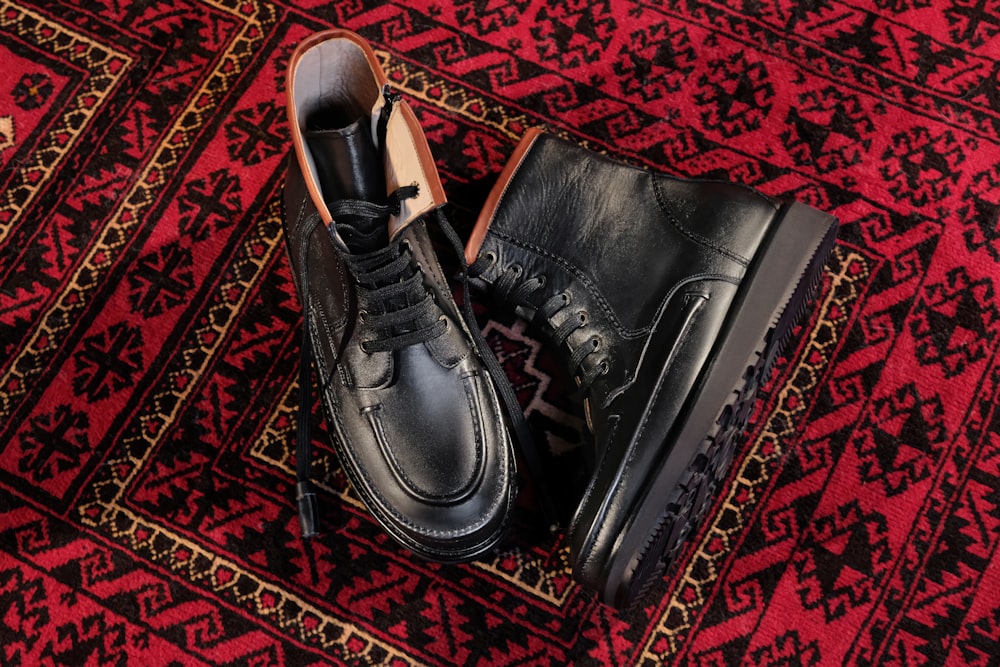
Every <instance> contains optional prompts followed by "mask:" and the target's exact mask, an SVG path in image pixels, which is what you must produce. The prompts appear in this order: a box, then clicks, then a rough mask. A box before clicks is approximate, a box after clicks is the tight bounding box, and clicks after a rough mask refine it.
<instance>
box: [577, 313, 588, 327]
mask: <svg viewBox="0 0 1000 667" xmlns="http://www.w3.org/2000/svg"><path fill="white" fill-rule="evenodd" d="M577 316H578V317H579V318H580V326H581V327H582V326H586V325H587V321H588V320H589V318H590V316H589V315H587V311H585V310H581V311H578V312H577Z"/></svg>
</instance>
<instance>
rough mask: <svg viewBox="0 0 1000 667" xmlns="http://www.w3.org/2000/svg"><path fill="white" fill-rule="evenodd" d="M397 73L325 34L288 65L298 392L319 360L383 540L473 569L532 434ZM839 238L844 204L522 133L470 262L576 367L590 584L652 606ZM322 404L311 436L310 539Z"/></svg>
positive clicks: (348, 456) (353, 40) (341, 34)
mask: <svg viewBox="0 0 1000 667" xmlns="http://www.w3.org/2000/svg"><path fill="white" fill-rule="evenodd" d="M387 84H388V82H387V80H386V77H385V75H384V73H383V72H382V70H381V68H380V67H379V64H378V62H377V60H376V58H375V56H374V54H373V52H372V50H371V48H370V47H369V46H368V45H367V44H366V43H365V42H364V40H362V39H361V38H360V37H359V36H358V35H355V34H353V33H350V32H347V31H343V30H332V31H327V32H324V33H320V34H318V35H315V36H314V37H312V38H310V39H309V40H307V41H306V42H304V43H303V44H302V45H300V47H299V48H298V49H297V51H296V52H295V54H294V55H293V57H292V61H291V63H290V66H289V73H288V109H289V122H290V125H291V130H292V140H293V145H294V154H293V156H292V159H291V160H290V161H289V172H288V180H287V185H286V197H285V200H286V201H285V204H286V237H287V241H288V249H289V256H290V258H291V263H292V267H293V271H294V275H295V280H296V285H297V288H298V292H299V295H300V298H301V301H302V305H303V308H304V310H305V314H306V317H305V322H304V336H303V338H304V340H303V352H304V359H303V366H302V387H303V389H304V390H305V391H308V387H309V386H310V381H309V375H308V373H309V367H310V364H311V362H310V358H311V359H312V360H313V362H315V365H316V368H317V369H318V371H319V376H320V383H321V388H322V399H323V400H322V403H323V406H324V409H325V413H326V417H327V425H328V430H329V431H330V435H331V439H332V442H333V444H334V447H335V449H336V451H337V453H338V456H339V458H340V460H341V464H342V467H343V469H344V471H345V473H346V474H347V476H348V478H349V479H350V481H351V483H352V485H353V486H354V488H355V490H356V491H357V493H358V495H359V496H360V497H361V499H362V500H363V501H364V502H365V504H366V506H367V507H368V508H369V510H370V511H371V512H372V514H373V515H374V516H375V518H376V519H377V520H378V521H379V522H380V523H381V524H382V526H383V527H384V528H385V529H386V531H387V532H388V533H389V534H390V535H391V536H393V537H394V538H395V539H396V540H397V541H399V542H400V543H401V544H403V545H404V546H406V547H408V548H409V549H411V550H412V551H414V552H416V553H418V554H420V555H422V556H425V557H427V558H431V559H435V560H440V561H451V562H455V561H462V560H468V559H471V558H475V557H477V556H479V555H481V554H483V553H484V552H486V551H488V550H490V549H492V548H493V547H494V546H495V545H496V544H497V542H498V541H499V540H500V539H501V538H502V536H503V535H504V531H505V528H506V526H507V523H508V518H509V517H510V514H511V511H512V508H513V505H514V498H515V495H516V485H515V481H516V474H515V468H514V443H513V440H514V438H513V436H512V432H513V433H518V434H521V435H522V436H524V433H525V430H526V429H525V428H524V424H523V420H522V419H521V418H520V415H519V408H518V407H517V405H516V401H515V400H514V397H513V392H512V391H511V390H510V387H509V385H508V384H507V380H506V378H505V377H504V376H503V373H502V371H501V369H500V368H499V365H498V364H497V363H496V359H495V358H493V357H492V354H491V353H490V351H489V349H488V347H487V346H486V345H485V344H484V343H483V341H482V337H481V335H480V333H479V331H478V329H477V327H476V322H475V320H474V318H473V317H472V314H471V309H469V308H466V310H465V311H462V310H460V309H459V308H458V307H457V306H456V303H455V301H454V300H453V298H452V292H451V289H450V287H449V285H448V283H447V281H446V280H445V278H444V276H443V275H442V272H441V268H440V266H439V265H438V262H437V259H436V257H435V253H434V250H433V248H432V246H431V243H430V240H429V237H428V233H427V225H428V224H429V223H430V224H439V225H441V226H442V227H443V228H444V229H445V231H446V234H447V235H448V237H449V238H451V239H453V240H455V241H456V242H457V237H455V235H454V232H452V231H451V230H450V227H448V226H447V221H446V220H445V219H444V216H443V214H442V213H441V211H440V206H441V205H442V204H443V203H444V201H445V200H444V194H443V190H442V187H441V184H440V181H439V179H438V176H437V172H436V169H435V167H434V162H433V159H432V157H431V154H430V150H429V148H428V146H427V142H426V140H425V138H424V136H423V133H422V132H421V131H420V128H419V126H418V124H417V122H416V119H415V117H414V115H413V113H412V111H411V110H410V109H409V107H408V106H407V105H406V102H405V101H403V100H400V99H399V98H398V96H397V95H395V94H394V93H393V92H392V91H391V89H390V88H389V87H388V85H387ZM836 231H837V222H836V220H835V219H834V218H832V217H831V216H829V215H826V214H824V213H821V212H819V211H817V210H815V209H812V208H809V207H807V206H804V205H801V204H791V205H779V204H776V203H774V202H771V201H770V200H768V199H766V198H765V197H763V196H761V195H760V194H758V193H755V192H754V191H752V190H750V189H748V188H744V187H741V186H738V185H733V184H729V183H721V182H708V181H686V180H681V179H677V178H672V177H669V176H664V175H659V174H653V173H650V172H648V171H644V170H641V169H637V168H633V167H630V166H627V165H625V164H622V163H620V162H616V161H613V160H611V159H608V158H606V157H603V156H600V155H598V154H595V153H593V152H591V151H589V150H586V149H583V148H581V147H578V146H576V145H573V144H571V143H568V142H566V141H563V140H561V139H558V138H556V137H553V136H551V135H547V134H544V133H542V132H540V131H538V130H531V131H529V132H528V133H527V135H526V136H525V137H524V139H523V140H522V141H521V143H520V145H519V146H518V148H517V150H516V152H515V154H514V155H513V157H512V158H511V160H510V162H509V163H508V164H507V166H506V168H505V169H504V170H503V173H502V174H501V176H500V179H499V180H498V182H497V184H496V185H495V187H494V188H493V191H492V192H491V194H490V196H489V198H488V200H487V203H486V206H485V208H484V210H483V212H482V214H481V215H480V217H479V219H478V221H477V223H476V226H475V228H474V229H473V232H472V234H471V237H470V239H469V241H468V243H467V245H466V247H465V249H464V256H465V261H464V262H463V269H467V270H466V271H465V274H466V277H467V280H468V281H469V282H470V283H471V284H472V285H473V286H474V287H477V288H479V289H481V290H482V291H483V292H487V293H489V294H491V295H492V297H494V298H496V299H497V300H499V301H500V302H501V303H503V304H505V305H508V306H510V307H513V308H515V309H517V312H518V313H519V314H520V315H522V316H524V317H525V318H527V319H529V320H531V321H532V322H533V323H534V324H536V325H537V327H538V328H539V330H540V331H541V332H543V334H544V335H545V336H546V337H547V338H548V339H550V341H551V342H552V344H554V345H555V346H556V348H558V350H560V352H561V354H562V355H563V356H564V359H565V362H566V364H567V366H568V368H569V370H570V372H571V373H572V374H573V376H574V377H575V378H576V382H577V385H578V394H579V395H580V396H581V397H582V399H583V402H584V408H585V414H586V418H587V423H588V427H589V428H590V430H591V432H592V434H593V447H594V462H595V463H594V470H593V473H592V477H591V479H590V483H589V485H588V487H587V489H586V491H585V492H584V494H583V497H582V499H581V500H580V501H579V506H578V507H577V509H576V512H575V514H574V516H573V518H572V520H571V522H570V523H569V526H568V537H569V542H570V545H571V557H572V562H573V569H574V576H575V577H576V579H577V580H578V581H579V582H580V583H581V584H583V585H584V586H587V587H588V588H591V589H593V590H595V591H597V592H598V594H599V596H600V598H601V599H602V600H603V601H604V602H606V603H608V604H611V605H614V606H616V607H625V606H628V605H630V604H631V603H633V602H634V601H636V600H637V599H638V598H639V597H640V596H641V593H642V592H643V590H644V589H645V588H646V587H647V586H648V585H649V584H650V583H651V582H653V581H655V579H656V577H657V576H659V575H660V574H661V573H662V571H663V568H664V565H665V564H666V563H667V562H669V560H670V559H671V558H672V557H673V556H674V555H675V554H676V552H677V550H678V548H679V547H680V545H682V544H683V542H684V539H685V537H686V536H687V535H688V534H689V533H690V532H691V530H692V529H693V527H694V526H695V525H696V524H697V522H698V521H699V520H700V519H701V517H702V516H703V515H704V513H705V511H706V510H707V508H708V506H709V505H710V503H711V501H712V499H713V494H714V492H715V491H716V488H717V486H718V485H719V484H720V483H721V481H722V480H723V478H724V477H725V473H726V469H727V467H728V465H729V463H730V461H731V459H732V456H733V450H734V447H735V439H736V437H737V436H738V435H739V434H740V433H741V431H742V430H743V428H744V426H745V425H746V423H747V420H748V418H749V414H750V411H751V409H752V406H753V401H754V395H755V390H756V389H757V387H758V386H759V385H760V384H761V383H762V382H763V381H764V380H765V379H766V377H767V375H768V373H769V372H770V370H771V367H772V366H773V364H774V361H775V359H776V357H777V354H778V352H779V350H780V348H781V346H782V344H783V343H784V341H785V339H786V338H788V336H789V335H790V334H791V332H792V330H793V326H794V324H795V322H796V320H797V319H798V317H799V315H800V314H801V313H802V311H804V310H805V309H806V308H807V307H808V305H809V302H810V294H811V291H812V288H813V287H814V286H815V285H816V283H817V282H818V280H819V278H820V276H821V274H822V267H823V263H824V261H825V259H826V256H827V254H828V253H829V251H830V250H831V248H832V247H833V244H834V241H835V238H836ZM458 243H460V242H458ZM458 250H459V251H461V246H460V245H459V248H458ZM465 303H466V305H468V300H466V302H465ZM309 403H310V401H309V400H308V394H306V395H304V396H303V400H302V405H303V409H302V410H300V415H299V421H300V432H299V447H298V450H297V459H298V461H297V463H298V472H299V475H298V476H299V484H298V489H299V505H300V516H301V518H302V525H303V531H304V534H306V535H310V534H312V533H314V532H315V529H316V505H315V500H314V498H315V492H314V490H313V488H312V486H311V483H310V481H309V456H310V452H309V446H308V442H309V437H308V431H307V430H305V428H304V426H305V424H307V423H308V409H309ZM522 453H523V455H524V458H525V460H526V461H528V462H529V463H531V462H533V461H535V456H534V453H533V451H532V450H531V449H530V447H526V448H524V449H523V450H522ZM537 481H539V482H540V481H541V480H537ZM543 497H544V495H543ZM548 513H549V514H551V509H549V512H548Z"/></svg>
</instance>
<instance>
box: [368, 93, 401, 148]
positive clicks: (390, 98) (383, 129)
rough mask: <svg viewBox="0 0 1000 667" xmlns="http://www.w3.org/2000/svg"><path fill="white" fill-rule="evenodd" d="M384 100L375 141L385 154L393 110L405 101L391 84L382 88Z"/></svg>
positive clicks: (376, 127) (376, 128)
mask: <svg viewBox="0 0 1000 667" xmlns="http://www.w3.org/2000/svg"><path fill="white" fill-rule="evenodd" d="M382 99H384V100H385V104H383V105H382V109H381V110H380V111H379V114H378V123H377V124H376V126H375V140H376V141H378V147H379V150H381V151H383V154H384V151H385V136H386V133H387V132H388V131H389V117H390V116H391V115H392V110H393V108H395V106H396V104H398V103H399V101H400V100H401V99H403V95H402V94H401V93H400V92H399V91H397V90H396V89H395V88H393V87H392V86H390V85H389V84H385V85H383V86H382Z"/></svg>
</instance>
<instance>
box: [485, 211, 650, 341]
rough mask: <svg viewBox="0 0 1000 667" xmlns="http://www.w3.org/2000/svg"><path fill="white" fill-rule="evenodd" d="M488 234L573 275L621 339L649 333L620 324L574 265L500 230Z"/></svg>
mask: <svg viewBox="0 0 1000 667" xmlns="http://www.w3.org/2000/svg"><path fill="white" fill-rule="evenodd" d="M490 234H493V235H495V236H497V237H499V238H500V239H501V240H503V241H505V242H507V243H509V244H511V245H514V246H517V247H519V248H523V249H524V250H528V251H530V252H533V253H534V254H536V255H538V256H539V257H544V258H545V259H547V260H549V261H550V262H554V263H555V264H558V265H559V266H561V267H562V268H564V269H566V270H567V271H568V272H570V273H571V274H573V276H574V277H575V278H576V279H577V280H579V281H580V282H582V283H583V284H584V286H585V287H586V288H587V290H588V291H589V292H590V293H591V294H592V295H593V296H594V298H595V299H597V302H598V304H599V305H600V307H601V310H603V311H604V313H605V315H606V316H607V318H608V319H609V320H610V321H611V325H612V326H613V327H614V328H615V331H617V332H618V335H620V336H621V337H622V338H638V337H640V336H644V335H645V334H647V333H649V331H650V328H649V327H643V328H641V329H628V328H626V327H625V325H624V324H622V323H621V320H619V319H618V317H617V316H616V315H615V313H614V310H613V309H612V308H611V305H610V304H609V303H608V300H607V299H606V298H605V297H604V296H603V295H602V294H601V291H600V290H599V289H598V288H597V286H596V285H595V284H594V283H593V282H592V281H591V280H590V279H589V278H588V277H587V276H586V274H584V273H583V272H582V271H580V270H579V269H577V268H576V266H575V265H573V264H571V263H569V262H567V261H566V260H564V259H563V258H562V257H559V256H558V255H554V254H552V253H550V252H548V251H547V250H545V249H544V248H542V247H540V246H536V245H534V244H533V243H528V242H524V241H521V240H519V239H515V238H514V237H512V236H510V235H508V234H506V233H505V232H502V231H500V230H496V229H491V230H490Z"/></svg>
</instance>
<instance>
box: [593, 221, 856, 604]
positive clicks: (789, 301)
mask: <svg viewBox="0 0 1000 667" xmlns="http://www.w3.org/2000/svg"><path fill="white" fill-rule="evenodd" d="M778 215H779V220H778V223H777V226H778V228H779V230H778V231H776V232H775V236H778V237H779V238H778V239H777V240H774V239H772V242H771V245H770V246H769V247H768V248H765V249H764V250H763V251H762V253H761V258H760V261H759V262H758V263H757V264H755V265H754V266H753V270H752V274H751V275H748V276H747V278H745V280H744V286H745V288H746V289H745V290H744V292H745V293H744V294H742V302H741V303H742V306H743V307H745V308H753V307H755V305H756V299H755V298H754V295H753V290H755V289H761V286H760V285H758V284H755V283H754V278H755V277H756V276H757V275H759V274H760V273H761V272H762V271H761V268H760V266H759V264H761V263H766V262H769V261H775V260H778V259H783V260H787V259H788V257H789V256H791V257H794V255H789V254H788V253H789V251H792V252H794V251H796V250H797V251H798V252H799V253H800V254H803V255H804V254H805V253H809V251H811V253H810V254H808V255H806V257H807V258H808V261H807V262H806V264H805V267H804V269H803V270H801V271H800V272H799V275H798V279H797V280H796V281H795V282H791V283H790V284H789V287H788V289H787V291H785V292H784V294H783V297H784V298H783V299H780V300H778V302H777V307H775V308H773V309H772V310H771V314H770V322H769V326H768V327H767V328H766V330H765V332H764V333H763V335H761V333H760V331H759V330H758V331H757V332H756V333H754V334H753V335H754V338H755V339H756V340H757V341H758V343H757V345H756V347H755V348H754V349H753V352H752V353H751V354H750V355H749V357H747V359H746V363H745V364H744V365H742V366H736V368H741V367H742V368H743V369H744V370H743V372H742V373H739V372H736V373H734V372H733V371H732V370H727V367H729V368H731V366H729V365H728V364H721V365H719V366H718V368H719V370H717V371H715V372H719V373H729V374H730V377H732V378H733V380H732V381H733V385H732V389H731V391H730V392H729V394H728V400H727V401H724V402H722V404H721V405H719V403H718V402H716V403H715V407H714V408H713V407H711V406H706V405H698V406H696V407H695V408H694V410H693V411H698V410H702V411H704V410H714V414H715V418H714V420H713V421H712V422H711V423H712V425H713V426H712V427H711V428H710V429H709V430H708V433H706V434H705V436H704V438H703V439H702V440H701V442H700V443H699V444H698V445H697V447H695V448H694V454H693V456H689V457H687V462H686V463H685V464H682V465H685V468H684V470H683V471H682V472H681V474H680V480H679V482H678V483H676V484H673V485H672V488H662V482H661V483H660V486H657V482H656V480H654V481H653V482H652V484H651V486H650V491H649V492H648V493H647V495H646V498H647V500H646V502H645V503H644V504H643V506H642V507H640V508H638V509H637V510H636V512H637V513H638V512H645V513H646V514H648V513H649V512H650V511H651V510H650V509H649V507H648V506H650V505H652V504H653V503H656V504H658V505H659V507H660V508H662V509H660V510H658V515H657V516H656V518H655V519H654V520H651V521H649V522H648V523H647V525H648V526H649V528H648V532H646V533H645V534H646V537H645V539H644V540H643V541H642V542H641V545H640V546H639V547H638V549H634V550H631V553H630V551H629V550H628V549H622V550H621V551H619V552H617V553H615V554H613V555H612V556H611V557H610V558H609V560H608V562H607V564H606V566H605V574H606V575H607V579H606V584H605V586H604V587H603V590H602V591H601V592H600V594H601V598H602V600H603V601H604V602H605V603H608V604H610V605H612V606H614V607H616V608H618V609H628V608H633V607H635V606H636V605H637V604H638V603H639V602H640V601H641V600H642V599H643V597H644V596H645V595H646V594H647V593H648V592H649V589H650V588H651V587H652V586H653V585H654V584H655V583H656V582H657V581H658V580H659V579H660V578H662V576H663V574H664V573H665V572H666V571H667V569H668V567H669V566H670V565H672V562H673V560H674V559H675V558H676V556H677V555H678V553H679V552H680V549H681V547H682V546H683V544H684V543H685V541H686V539H687V538H688V537H689V536H690V535H691V534H692V533H694V532H695V531H696V530H697V528H698V526H699V525H700V523H701V521H702V520H704V518H705V515H706V513H707V512H708V509H709V508H710V507H711V505H712V503H713V501H714V499H715V495H716V492H717V490H718V486H719V485H720V484H721V483H722V482H723V481H724V480H725V477H726V474H727V472H728V469H729V466H730V464H731V462H732V458H733V453H734V451H735V449H736V442H737V439H738V437H739V435H740V434H742V433H743V431H744V430H745V428H746V425H747V422H748V421H749V418H750V415H751V412H752V410H753V405H754V401H755V398H756V394H757V390H758V388H759V387H760V386H762V385H763V384H764V383H765V382H766V381H767V379H768V378H769V377H770V374H771V372H772V371H773V369H774V365H775V363H776V361H777V359H778V356H779V355H780V353H781V351H782V349H783V348H784V346H785V345H786V344H787V342H788V340H789V338H790V337H791V335H792V332H793V330H794V327H795V324H796V323H797V322H798V321H799V320H800V319H801V317H802V316H803V315H804V313H805V311H806V310H807V309H808V307H809V305H810V303H811V300H812V297H813V294H814V293H815V291H816V288H817V286H818V285H819V283H820V281H821V278H822V275H823V266H824V265H825V263H826V259H827V257H828V256H829V253H830V251H831V250H832V249H833V246H834V243H835V242H836V232H837V227H838V226H837V222H836V220H835V219H834V218H833V217H832V216H829V215H827V214H825V213H822V212H820V211H817V210H815V209H812V208H810V207H808V206H805V205H803V204H792V205H791V206H789V207H787V208H785V209H784V210H783V211H782V212H780V213H779V214H778ZM796 225H799V226H800V227H801V226H809V227H810V228H809V229H795V226H796ZM781 227H784V229H785V230H790V231H786V232H784V236H785V237H786V238H785V240H784V241H782V240H781V238H780V235H781V234H782V233H783V232H782V231H781ZM803 238H805V239H809V238H812V241H811V243H812V246H811V247H808V246H807V247H805V248H801V247H797V246H801V245H802V244H803V240H802V239H803ZM779 271H780V270H779ZM764 289H766V288H764ZM738 298H740V297H738ZM764 298H765V299H766V298H769V297H767V296H766V295H765V296H764ZM734 320H735V321H734V322H733V323H732V326H731V327H730V328H729V330H728V335H729V336H730V337H731V336H743V335H748V333H747V330H746V328H744V327H741V326H740V321H739V318H738V317H736V318H734ZM712 395H717V394H712ZM689 421H690V420H689ZM701 432H702V433H704V430H702V431H701ZM685 437H686V436H684V435H683V432H682V436H681V437H680V438H678V442H680V441H681V439H682V438H685ZM675 447H676V445H675V446H673V447H667V448H665V450H667V451H672V450H674V449H675ZM664 466H676V463H675V462H671V461H667V462H666V463H665V464H664ZM661 476H662V477H664V478H671V479H673V478H675V477H676V476H677V473H676V470H674V471H672V472H670V473H669V474H666V475H661ZM664 498H665V501H664V500H662V499H664ZM653 511H655V510H653ZM638 521H639V523H638V524H634V525H637V526H641V521H642V520H641V519H638ZM635 530H642V529H641V528H639V527H637V528H636V529H635ZM626 559H627V560H626Z"/></svg>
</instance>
